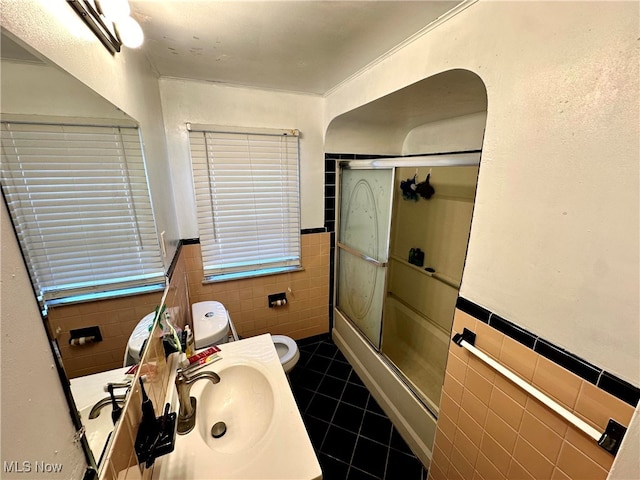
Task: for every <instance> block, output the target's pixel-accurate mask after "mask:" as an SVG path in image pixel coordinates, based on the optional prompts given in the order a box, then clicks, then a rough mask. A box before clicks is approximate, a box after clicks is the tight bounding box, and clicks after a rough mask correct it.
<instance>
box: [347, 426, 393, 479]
mask: <svg viewBox="0 0 640 480" xmlns="http://www.w3.org/2000/svg"><path fill="white" fill-rule="evenodd" d="M388 451H389V447H388V446H387V445H382V444H380V443H378V442H374V441H372V440H369V439H368V438H364V437H363V436H359V437H358V442H357V443H356V449H355V451H354V453H353V460H352V461H351V465H352V466H354V467H357V468H359V469H360V470H364V471H365V472H367V473H370V474H372V475H379V476H380V478H384V471H385V466H386V464H387V453H388Z"/></svg>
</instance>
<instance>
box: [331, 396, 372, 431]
mask: <svg viewBox="0 0 640 480" xmlns="http://www.w3.org/2000/svg"><path fill="white" fill-rule="evenodd" d="M363 416H364V410H363V409H362V408H358V407H354V406H353V405H349V404H348V403H344V402H340V403H339V404H338V408H337V409H336V413H335V414H334V416H333V420H332V421H331V423H333V424H334V425H337V426H339V427H342V428H345V429H347V430H350V431H352V432H354V433H358V432H359V430H360V425H361V424H362V417H363Z"/></svg>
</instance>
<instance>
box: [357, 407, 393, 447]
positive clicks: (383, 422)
mask: <svg viewBox="0 0 640 480" xmlns="http://www.w3.org/2000/svg"><path fill="white" fill-rule="evenodd" d="M360 435H363V436H365V437H367V438H369V439H371V440H375V441H376V442H380V443H382V444H384V445H389V442H390V440H391V420H389V419H388V418H387V417H384V416H382V415H378V414H377V413H372V412H370V411H368V410H367V411H366V412H365V414H364V419H363V420H362V427H361V428H360Z"/></svg>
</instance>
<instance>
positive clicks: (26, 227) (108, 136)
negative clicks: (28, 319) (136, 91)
mask: <svg viewBox="0 0 640 480" xmlns="http://www.w3.org/2000/svg"><path fill="white" fill-rule="evenodd" d="M1 141H2V167H1V174H2V191H3V194H4V197H5V200H6V202H7V206H8V208H9V211H10V213H11V216H12V218H13V222H14V225H15V227H16V232H17V235H18V239H19V241H20V244H21V246H22V249H23V252H24V254H25V257H26V260H27V264H28V266H29V270H30V274H31V277H32V281H33V283H34V286H35V288H36V290H38V292H39V293H40V294H41V296H42V298H43V299H44V300H45V301H46V300H49V299H57V298H63V297H69V296H74V295H81V294H87V293H96V292H104V291H109V290H115V289H120V288H127V287H133V286H140V285H149V284H152V283H158V282H162V281H163V276H164V269H163V264H162V259H161V256H160V248H159V245H158V240H157V235H156V229H155V224H154V218H153V213H152V210H151V201H150V198H149V189H148V185H147V178H146V172H145V166H144V159H143V154H142V146H141V142H140V136H139V133H138V129H137V128H130V127H112V126H109V127H105V126H84V125H60V124H55V125H54V124H35V123H10V122H2V130H1Z"/></svg>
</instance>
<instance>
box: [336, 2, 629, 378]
mask: <svg viewBox="0 0 640 480" xmlns="http://www.w3.org/2000/svg"><path fill="white" fill-rule="evenodd" d="M638 9H639V6H638V3H635V2H626V3H624V2H619V3H618V2H616V3H612V2H579V3H568V2H524V3H523V2H516V3H514V2H484V1H480V2H478V3H475V4H473V5H472V6H470V7H468V8H467V9H465V10H464V11H462V12H461V13H459V14H458V15H457V16H455V17H454V18H452V19H451V20H450V21H448V22H446V23H444V24H442V25H440V26H438V27H437V28H435V29H434V30H431V31H430V32H429V33H427V34H426V35H424V36H423V37H421V38H419V39H418V40H416V41H415V42H413V43H412V44H410V45H408V46H406V47H404V48H402V49H401V50H399V51H397V52H395V53H394V54H393V55H391V56H390V57H388V58H386V59H384V60H383V61H381V62H379V63H377V64H376V65H373V66H371V67H370V68H369V69H368V70H367V71H365V72H364V73H362V74H361V75H359V76H358V77H356V78H354V79H353V80H351V81H349V82H348V83H346V84H345V85H343V86H342V87H340V88H339V89H337V90H336V91H334V92H333V93H332V94H331V95H329V96H328V97H327V102H326V110H325V112H326V115H325V125H329V123H330V122H331V121H332V119H333V118H335V117H337V116H339V115H341V114H343V113H345V112H347V111H349V110H352V109H354V108H357V107H359V106H361V105H364V104H366V103H368V102H371V101H372V100H375V99H376V98H380V97H382V96H384V95H387V94H389V93H391V92H393V91H396V90H398V89H400V88H403V87H405V86H408V85H411V84H413V83H414V82H417V81H419V80H421V79H424V78H427V77H429V76H432V75H434V74H437V73H440V72H442V71H446V70H449V69H452V68H464V69H468V70H471V71H473V72H475V73H477V74H478V75H479V76H480V77H481V78H482V80H483V81H484V82H485V84H486V87H487V92H488V115H487V126H486V132H485V138H484V147H483V155H482V165H481V167H480V175H479V183H478V192H477V198H476V205H475V211H474V218H473V224H472V231H471V239H470V244H469V252H468V257H467V263H466V268H465V272H464V276H463V283H462V289H461V294H462V295H463V296H465V297H467V298H469V299H470V300H473V301H475V302H477V303H479V304H480V305H483V306H485V307H487V308H489V309H491V310H492V311H495V312H497V313H499V314H501V315H504V316H505V317H506V318H508V319H511V320H512V321H514V322H516V323H518V324H520V325H521V326H523V327H524V328H527V329H529V330H531V331H533V332H534V333H536V334H539V335H541V336H543V337H545V338H547V339H549V340H551V341H552V342H555V343H557V344H559V345H561V346H563V347H565V348H567V349H568V350H570V351H572V352H574V353H575V354H577V355H579V356H581V357H583V358H585V359H587V360H589V361H590V362H592V363H594V364H596V365H598V366H601V367H603V368H605V369H607V370H609V371H610V372H612V373H614V374H616V375H619V376H621V377H622V378H624V379H626V380H628V381H630V382H631V383H633V384H635V385H639V384H640V318H639V317H638V311H639V310H640V304H639V295H638V292H639V291H640V282H639V272H638V264H639V263H640V258H639V253H640V248H639V231H640V223H639V220H640V215H639V205H640V198H639V191H640V189H639V185H638V182H639V178H640V171H639V168H640V163H639V162H638V158H639V145H638V104H639V92H638V78H639V74H638V73H639V72H638V64H639V62H638V46H637V44H638V42H637V38H638V36H639V35H638V22H637V19H638Z"/></svg>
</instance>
